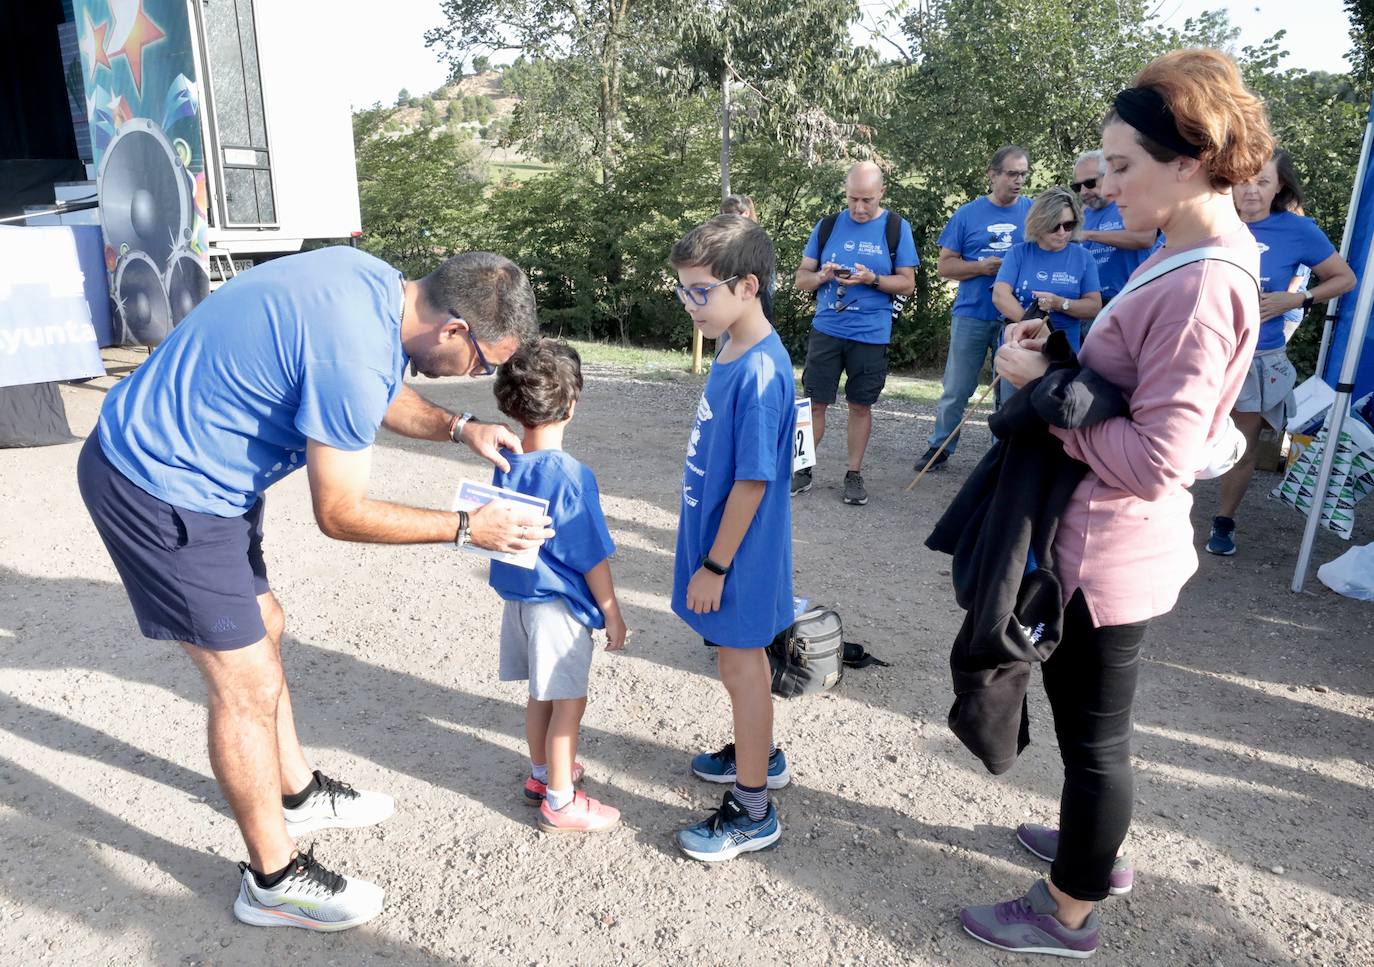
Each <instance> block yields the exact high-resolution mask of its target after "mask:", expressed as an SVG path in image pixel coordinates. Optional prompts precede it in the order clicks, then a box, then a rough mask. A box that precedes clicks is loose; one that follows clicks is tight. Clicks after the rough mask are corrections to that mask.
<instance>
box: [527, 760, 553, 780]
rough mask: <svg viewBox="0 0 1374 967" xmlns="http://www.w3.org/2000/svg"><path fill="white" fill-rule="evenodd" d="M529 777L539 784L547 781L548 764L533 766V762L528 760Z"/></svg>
mask: <svg viewBox="0 0 1374 967" xmlns="http://www.w3.org/2000/svg"><path fill="white" fill-rule="evenodd" d="M530 775H532V776H534V778H535V779H537V780H539V781H540V782H548V781H549V764H548V763H547V762H546V763H544V764H543V765H542V766H539V765H535V764H534V760H533V759H531V760H530Z"/></svg>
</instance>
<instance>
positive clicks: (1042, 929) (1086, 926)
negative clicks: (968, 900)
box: [959, 880, 1098, 959]
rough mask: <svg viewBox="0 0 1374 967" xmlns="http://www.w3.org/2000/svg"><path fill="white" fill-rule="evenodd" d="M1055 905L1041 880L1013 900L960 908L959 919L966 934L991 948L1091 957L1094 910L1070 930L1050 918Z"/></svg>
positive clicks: (1095, 915) (1094, 928)
mask: <svg viewBox="0 0 1374 967" xmlns="http://www.w3.org/2000/svg"><path fill="white" fill-rule="evenodd" d="M1058 909H1059V905H1058V904H1057V903H1055V902H1054V897H1052V896H1050V888H1049V887H1048V886H1046V885H1045V881H1044V880H1036V881H1035V885H1034V886H1032V887H1031V888H1030V892H1029V893H1027V894H1026V895H1025V896H1023V897H1018V898H1017V899H1015V900H1007V901H1006V902H1005V903H995V904H992V905H991V906H986V907H964V909H962V910H960V911H959V922H960V923H962V924H963V925H964V929H965V930H966V931H968V935H969V936H970V937H972V938H973V939H974V940H979V941H982V942H983V943H985V944H988V945H989V946H992V947H999V948H1001V949H1002V950H1010V951H1012V952H1013V953H1018V954H1050V955H1051V956H1054V957H1078V958H1080V959H1081V958H1083V957H1091V956H1092V955H1093V954H1094V953H1095V952H1096V951H1097V932H1098V931H1097V910H1096V909H1095V908H1094V910H1093V912H1092V913H1090V914H1088V919H1086V920H1084V921H1083V926H1081V927H1079V928H1078V929H1077V930H1070V929H1069V928H1068V927H1066V926H1064V925H1063V924H1062V923H1060V922H1059V921H1058V920H1056V919H1055V918H1054V911H1056V910H1058Z"/></svg>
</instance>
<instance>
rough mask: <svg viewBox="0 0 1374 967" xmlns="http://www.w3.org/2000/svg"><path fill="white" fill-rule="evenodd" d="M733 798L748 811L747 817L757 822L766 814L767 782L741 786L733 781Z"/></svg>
mask: <svg viewBox="0 0 1374 967" xmlns="http://www.w3.org/2000/svg"><path fill="white" fill-rule="evenodd" d="M735 798H736V799H738V800H739V804H740V805H741V806H743V807H744V808H745V809H747V810H748V811H749V818H750V819H752V820H754V821H755V822H757V821H758V820H760V819H762V818H763V817H764V816H767V815H768V784H767V783H764V784H763V785H761V786H741V785H740V784H739V782H736V783H735Z"/></svg>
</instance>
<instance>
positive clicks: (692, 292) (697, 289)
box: [673, 275, 739, 306]
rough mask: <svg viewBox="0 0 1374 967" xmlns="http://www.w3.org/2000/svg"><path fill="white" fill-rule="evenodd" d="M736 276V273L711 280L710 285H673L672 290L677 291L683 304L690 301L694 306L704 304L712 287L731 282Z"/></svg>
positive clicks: (709, 295)
mask: <svg viewBox="0 0 1374 967" xmlns="http://www.w3.org/2000/svg"><path fill="white" fill-rule="evenodd" d="M738 278H739V276H738V275H732V276H730V278H728V279H722V280H721V281H719V282H712V283H711V284H710V285H693V286H683V285H675V286H673V291H674V292H676V293H677V297H678V298H679V299H681V300H682V304H683V305H687V304H688V303H691V304H692V305H694V306H704V305H706V300H707V299H709V298H711V290H712V289H714V288H716V287H717V286H722V285H729V284H730V283H731V282H733V281H735V280H736V279H738Z"/></svg>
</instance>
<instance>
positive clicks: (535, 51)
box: [425, 0, 650, 185]
mask: <svg viewBox="0 0 1374 967" xmlns="http://www.w3.org/2000/svg"><path fill="white" fill-rule="evenodd" d="M440 9H441V10H442V12H443V14H444V17H445V19H446V20H447V23H446V24H445V25H444V26H441V27H437V28H435V29H433V30H430V31H427V32H426V33H425V43H426V44H428V45H429V46H431V47H435V48H437V49H438V51H439V54H440V56H441V57H442V58H443V59H445V60H447V61H448V62H449V63H450V64H452V65H453V66H454V68H455V69H458V68H459V67H461V65H462V63H463V61H464V59H465V58H467V57H468V56H470V55H473V54H474V53H477V52H481V53H489V52H493V51H497V50H511V51H517V52H519V53H521V54H523V55H525V56H527V57H529V58H532V59H541V60H544V61H545V62H546V63H548V64H551V65H557V66H558V67H563V68H567V69H568V72H569V74H570V75H572V76H569V77H568V78H566V79H565V80H564V82H563V83H565V84H566V83H574V84H576V83H578V82H581V84H583V85H586V84H590V90H591V91H592V92H593V97H592V101H593V103H594V105H595V126H594V127H593V128H592V129H591V130H590V131H589V132H588V133H589V134H590V140H591V144H590V155H591V157H593V158H595V159H596V162H597V164H598V166H599V168H600V175H601V181H602V183H603V184H608V185H609V183H610V182H611V181H612V180H613V178H614V174H615V170H616V167H617V164H618V157H619V154H620V148H621V143H622V140H623V133H622V113H623V82H624V77H625V71H626V62H627V58H628V57H629V56H630V55H631V54H632V53H636V52H637V53H639V54H641V55H643V53H644V50H637V49H636V48H637V47H638V46H639V41H637V39H636V38H637V37H638V36H639V34H638V32H637V31H636V30H633V29H632V25H633V24H634V23H635V22H636V20H637V19H639V18H640V16H641V14H642V13H643V12H644V11H646V10H648V9H650V7H649V5H648V4H646V3H643V2H642V0H606V2H604V3H599V2H593V0H444V2H443V3H442V4H441V7H440Z"/></svg>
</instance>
